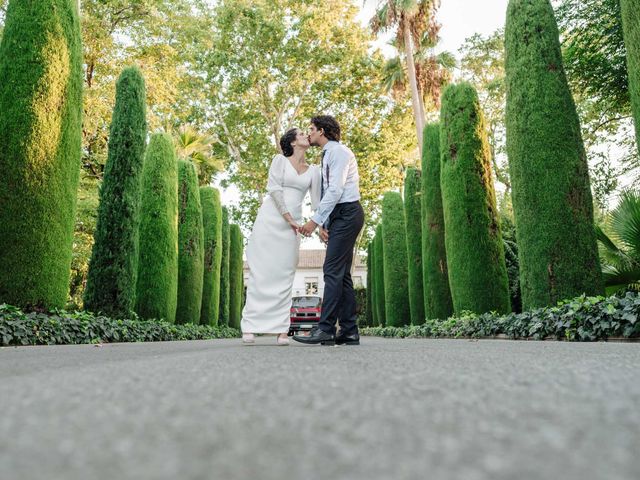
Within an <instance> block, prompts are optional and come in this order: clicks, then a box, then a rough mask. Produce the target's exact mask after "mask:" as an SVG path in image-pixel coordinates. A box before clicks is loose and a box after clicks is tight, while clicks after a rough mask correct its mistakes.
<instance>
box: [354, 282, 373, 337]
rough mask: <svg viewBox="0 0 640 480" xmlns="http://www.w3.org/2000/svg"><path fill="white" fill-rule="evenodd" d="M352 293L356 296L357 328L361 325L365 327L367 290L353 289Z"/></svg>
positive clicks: (361, 288)
mask: <svg viewBox="0 0 640 480" xmlns="http://www.w3.org/2000/svg"><path fill="white" fill-rule="evenodd" d="M354 293H355V295H356V317H357V323H358V327H360V326H361V325H362V326H367V323H366V315H367V311H366V305H367V298H368V296H369V295H368V290H367V289H366V288H364V287H356V288H355V289H354Z"/></svg>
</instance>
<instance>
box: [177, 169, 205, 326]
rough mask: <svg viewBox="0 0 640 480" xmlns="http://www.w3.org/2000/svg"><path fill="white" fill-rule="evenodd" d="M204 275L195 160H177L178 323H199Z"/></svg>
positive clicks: (200, 206) (200, 209) (200, 212)
mask: <svg viewBox="0 0 640 480" xmlns="http://www.w3.org/2000/svg"><path fill="white" fill-rule="evenodd" d="M203 279H204V230H203V229H202V204H201V202H200V191H199V190H198V177H197V175H196V168H195V166H194V165H193V163H191V162H189V161H187V160H178V306H177V308H176V323H180V324H182V323H193V324H196V325H197V324H198V323H200V313H201V309H202V285H203Z"/></svg>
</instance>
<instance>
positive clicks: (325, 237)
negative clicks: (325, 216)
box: [319, 227, 329, 243]
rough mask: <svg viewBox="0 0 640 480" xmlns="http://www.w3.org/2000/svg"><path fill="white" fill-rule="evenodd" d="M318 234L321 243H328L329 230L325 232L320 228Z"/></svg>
mask: <svg viewBox="0 0 640 480" xmlns="http://www.w3.org/2000/svg"><path fill="white" fill-rule="evenodd" d="M319 234H320V240H321V241H322V242H323V243H329V230H326V229H324V228H322V227H320V231H319Z"/></svg>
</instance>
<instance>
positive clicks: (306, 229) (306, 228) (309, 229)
mask: <svg viewBox="0 0 640 480" xmlns="http://www.w3.org/2000/svg"><path fill="white" fill-rule="evenodd" d="M316 228H318V224H317V223H316V222H314V221H313V220H309V221H308V222H307V223H305V224H304V225H303V226H302V227H300V228H299V230H298V231H299V232H300V234H301V235H304V236H305V237H310V236H311V234H312V233H313V231H314V230H315V229H316Z"/></svg>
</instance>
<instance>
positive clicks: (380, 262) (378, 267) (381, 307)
mask: <svg viewBox="0 0 640 480" xmlns="http://www.w3.org/2000/svg"><path fill="white" fill-rule="evenodd" d="M375 242H376V243H375V245H374V252H375V254H374V259H375V261H376V263H375V265H374V273H375V282H376V285H375V287H374V288H375V289H376V312H377V314H376V315H377V317H378V323H377V325H380V326H385V325H386V324H387V322H386V309H385V298H384V243H383V241H382V223H380V224H378V226H377V227H376V237H375Z"/></svg>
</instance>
